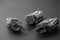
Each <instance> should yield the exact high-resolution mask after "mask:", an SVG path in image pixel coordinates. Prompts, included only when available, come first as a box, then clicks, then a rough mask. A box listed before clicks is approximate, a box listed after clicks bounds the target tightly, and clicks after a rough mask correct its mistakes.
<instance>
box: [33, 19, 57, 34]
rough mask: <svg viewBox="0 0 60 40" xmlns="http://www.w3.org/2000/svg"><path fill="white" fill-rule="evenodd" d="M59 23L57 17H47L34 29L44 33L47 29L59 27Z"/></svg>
mask: <svg viewBox="0 0 60 40" xmlns="http://www.w3.org/2000/svg"><path fill="white" fill-rule="evenodd" d="M57 24H58V19H57V18H51V19H46V20H44V21H42V22H40V23H38V24H37V25H36V28H35V29H34V31H36V32H39V33H44V32H47V31H52V30H53V29H55V28H56V27H57Z"/></svg>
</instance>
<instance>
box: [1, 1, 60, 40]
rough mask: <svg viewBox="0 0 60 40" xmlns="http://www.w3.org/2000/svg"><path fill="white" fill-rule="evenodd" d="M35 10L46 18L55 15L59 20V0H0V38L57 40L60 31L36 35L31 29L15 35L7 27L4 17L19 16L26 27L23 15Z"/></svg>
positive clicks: (12, 39) (11, 39)
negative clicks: (43, 35) (41, 35)
mask: <svg viewBox="0 0 60 40" xmlns="http://www.w3.org/2000/svg"><path fill="white" fill-rule="evenodd" d="M36 10H41V11H43V12H44V14H45V17H46V18H52V17H57V18H58V20H59V21H60V1H59V0H0V40H59V39H60V31H59V33H58V34H56V35H53V36H52V35H51V36H47V37H38V35H37V34H36V33H35V32H33V31H28V30H27V31H26V32H24V33H23V35H15V34H13V33H11V32H10V31H9V30H8V29H7V27H6V26H7V24H6V23H5V22H6V18H9V17H14V18H19V19H20V20H21V21H22V23H23V26H24V27H26V25H25V21H24V16H25V15H26V14H29V13H31V12H34V11H36ZM54 34H55V33H54Z"/></svg>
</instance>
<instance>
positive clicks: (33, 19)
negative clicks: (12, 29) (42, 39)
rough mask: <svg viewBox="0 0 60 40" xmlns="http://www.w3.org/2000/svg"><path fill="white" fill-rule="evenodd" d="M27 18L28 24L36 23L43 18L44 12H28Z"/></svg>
mask: <svg viewBox="0 0 60 40" xmlns="http://www.w3.org/2000/svg"><path fill="white" fill-rule="evenodd" d="M25 20H26V22H27V23H28V24H36V23H38V22H40V21H42V20H43V12H42V11H35V12H33V13H30V14H27V15H26V16H25Z"/></svg>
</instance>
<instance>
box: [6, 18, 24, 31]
mask: <svg viewBox="0 0 60 40" xmlns="http://www.w3.org/2000/svg"><path fill="white" fill-rule="evenodd" d="M7 21H8V22H7V24H8V25H7V26H8V28H9V29H10V30H12V31H15V32H19V31H22V30H23V29H24V28H23V27H22V23H21V22H20V21H19V20H18V19H17V18H7Z"/></svg>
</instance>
